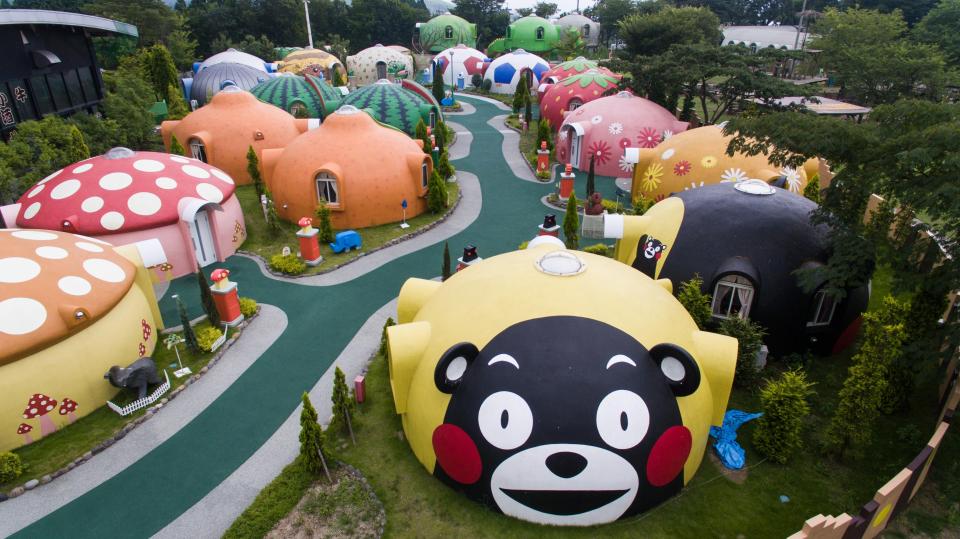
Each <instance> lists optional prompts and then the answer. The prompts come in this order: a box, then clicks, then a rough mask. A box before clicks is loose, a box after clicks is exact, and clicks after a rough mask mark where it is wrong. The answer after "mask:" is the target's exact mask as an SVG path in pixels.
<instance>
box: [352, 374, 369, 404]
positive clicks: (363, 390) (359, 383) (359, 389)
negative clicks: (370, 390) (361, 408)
mask: <svg viewBox="0 0 960 539" xmlns="http://www.w3.org/2000/svg"><path fill="white" fill-rule="evenodd" d="M353 395H354V396H355V397H356V398H357V402H358V403H363V401H364V399H366V397H367V382H366V379H364V377H363V375H362V374H358V375H357V377H356V378H354V379H353Z"/></svg>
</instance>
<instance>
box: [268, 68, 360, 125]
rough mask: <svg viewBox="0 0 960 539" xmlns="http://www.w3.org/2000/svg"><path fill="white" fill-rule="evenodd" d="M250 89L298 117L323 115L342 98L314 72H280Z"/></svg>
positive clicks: (333, 107)
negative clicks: (307, 73) (312, 73)
mask: <svg viewBox="0 0 960 539" xmlns="http://www.w3.org/2000/svg"><path fill="white" fill-rule="evenodd" d="M250 93H252V94H253V95H254V96H255V97H256V98H257V99H259V100H260V101H263V102H264V103H269V104H271V105H274V106H276V107H280V108H281V109H283V110H285V111H287V112H289V113H290V114H292V115H294V116H296V117H297V118H324V117H326V115H327V114H329V113H330V112H333V111H334V110H335V109H336V107H337V105H339V102H340V100H342V99H343V94H342V93H341V92H340V90H339V89H337V88H334V87H332V86H330V85H329V84H328V83H327V81H325V80H323V79H320V78H318V77H314V76H313V75H290V74H284V75H280V76H277V77H274V78H272V79H269V80H266V81H264V82H261V83H260V84H258V85H256V86H254V87H253V88H251V89H250Z"/></svg>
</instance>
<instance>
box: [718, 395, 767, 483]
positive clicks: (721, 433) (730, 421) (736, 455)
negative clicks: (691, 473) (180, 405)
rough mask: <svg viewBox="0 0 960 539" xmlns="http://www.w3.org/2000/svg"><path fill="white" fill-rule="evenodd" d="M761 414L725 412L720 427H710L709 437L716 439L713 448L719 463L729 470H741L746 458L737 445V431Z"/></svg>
mask: <svg viewBox="0 0 960 539" xmlns="http://www.w3.org/2000/svg"><path fill="white" fill-rule="evenodd" d="M762 415H763V414H762V413H756V414H751V413H748V412H743V411H741V410H727V413H726V414H724V415H723V426H722V427H710V436H711V437H712V438H716V439H717V441H715V442H714V443H713V448H714V449H715V450H716V451H717V456H719V457H720V462H722V463H723V465H724V466H726V467H727V468H729V469H731V470H739V469H740V468H743V465H744V464H745V463H746V461H747V458H746V455H745V454H744V451H743V448H742V447H740V444H738V443H737V429H738V428H740V425H743V424H744V423H746V422H747V421H752V420H754V419H756V418H758V417H760V416H762Z"/></svg>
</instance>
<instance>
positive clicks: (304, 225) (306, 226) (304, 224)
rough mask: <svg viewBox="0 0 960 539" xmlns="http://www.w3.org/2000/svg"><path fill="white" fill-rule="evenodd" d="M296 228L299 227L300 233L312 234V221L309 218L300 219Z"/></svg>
mask: <svg viewBox="0 0 960 539" xmlns="http://www.w3.org/2000/svg"><path fill="white" fill-rule="evenodd" d="M297 226H299V227H300V232H302V233H304V234H309V233H311V232H313V219H310V218H309V217H301V218H300V220H299V221H297Z"/></svg>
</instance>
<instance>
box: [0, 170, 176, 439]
mask: <svg viewBox="0 0 960 539" xmlns="http://www.w3.org/2000/svg"><path fill="white" fill-rule="evenodd" d="M48 183H49V182H48ZM142 247H143V246H142V245H124V246H120V247H113V246H111V245H110V244H109V243H106V242H103V241H100V240H97V239H94V238H89V237H86V236H81V235H78V234H70V233H66V232H54V231H48V230H25V229H3V230H0V451H7V450H9V449H13V448H15V447H18V446H20V445H23V444H28V443H31V442H33V441H35V440H38V439H40V438H42V437H44V436H47V435H50V434H53V433H54V432H55V431H56V430H58V429H60V428H63V427H64V426H66V425H69V424H70V423H72V422H73V421H75V420H76V419H77V418H78V417H81V416H84V415H86V414H89V413H90V412H93V411H94V410H96V409H97V408H99V407H100V406H102V405H103V404H104V403H105V402H106V401H107V400H108V399H110V398H112V397H113V396H114V395H115V394H116V393H117V390H116V388H114V387H113V386H111V385H110V383H109V382H108V381H107V380H105V379H104V373H106V372H107V371H108V370H109V369H110V367H112V366H114V365H119V366H122V367H126V366H127V365H129V364H130V363H132V362H133V361H135V360H137V359H139V358H140V357H142V356H146V355H149V354H151V353H152V351H153V349H154V346H155V345H156V343H157V335H158V333H159V329H160V327H159V326H160V313H159V310H158V309H157V304H156V298H155V296H154V292H153V286H152V284H151V282H150V279H149V278H148V277H147V271H148V270H147V269H146V268H145V267H144V265H143V260H144V258H145V257H146V256H149V252H148V251H144V250H143V249H142Z"/></svg>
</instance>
